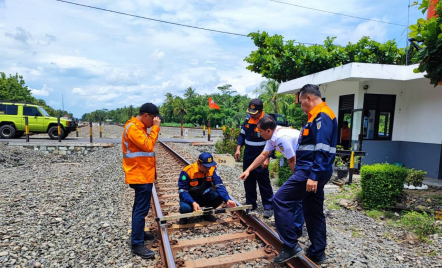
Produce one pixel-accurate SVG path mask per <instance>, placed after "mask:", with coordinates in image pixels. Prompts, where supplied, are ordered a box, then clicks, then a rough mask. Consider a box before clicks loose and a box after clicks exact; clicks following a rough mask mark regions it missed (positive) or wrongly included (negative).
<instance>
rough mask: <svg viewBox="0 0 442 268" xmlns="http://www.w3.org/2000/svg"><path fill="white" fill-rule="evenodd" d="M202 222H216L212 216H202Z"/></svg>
mask: <svg viewBox="0 0 442 268" xmlns="http://www.w3.org/2000/svg"><path fill="white" fill-rule="evenodd" d="M203 220H205V221H210V222H216V220H217V218H216V217H215V216H213V215H204V216H203Z"/></svg>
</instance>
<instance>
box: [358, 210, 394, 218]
mask: <svg viewBox="0 0 442 268" xmlns="http://www.w3.org/2000/svg"><path fill="white" fill-rule="evenodd" d="M365 214H366V215H367V216H368V217H370V218H372V219H375V220H384V219H387V220H397V219H398V217H397V216H396V215H394V212H392V211H387V210H375V209H374V210H366V211H365Z"/></svg>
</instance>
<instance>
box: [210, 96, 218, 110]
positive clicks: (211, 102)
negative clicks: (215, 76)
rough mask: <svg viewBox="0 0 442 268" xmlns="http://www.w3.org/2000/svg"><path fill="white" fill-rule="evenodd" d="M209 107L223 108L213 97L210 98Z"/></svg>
mask: <svg viewBox="0 0 442 268" xmlns="http://www.w3.org/2000/svg"><path fill="white" fill-rule="evenodd" d="M209 108H212V109H217V110H221V109H220V108H219V106H218V105H217V104H216V103H215V101H213V100H212V98H209Z"/></svg>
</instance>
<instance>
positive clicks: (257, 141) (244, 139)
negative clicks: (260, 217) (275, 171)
mask: <svg viewBox="0 0 442 268" xmlns="http://www.w3.org/2000/svg"><path fill="white" fill-rule="evenodd" d="M247 113H248V114H249V115H248V116H247V119H246V120H245V121H244V125H243V126H242V127H241V133H240V135H239V137H238V142H237V144H238V145H237V147H236V152H235V159H236V161H239V158H240V157H241V147H242V146H243V145H245V146H246V147H245V149H244V159H243V171H245V170H247V168H248V167H249V166H250V165H251V164H252V163H253V161H255V159H256V158H257V157H258V156H259V155H260V154H261V152H262V150H263V149H264V147H265V145H266V140H265V139H263V138H262V137H261V135H260V134H259V130H258V121H259V119H261V118H262V117H263V116H264V114H265V113H264V110H263V103H262V101H261V100H259V99H253V100H251V101H250V103H249V108H248V109H247ZM268 166H269V159H268V158H267V159H266V160H265V161H264V163H263V164H262V165H261V166H259V167H258V168H256V169H254V170H253V171H251V172H250V175H249V176H248V177H247V179H246V180H245V181H244V188H245V192H246V204H248V205H252V210H255V209H256V208H257V206H258V205H257V204H256V200H257V193H256V183H258V187H259V192H260V193H261V200H262V205H263V207H264V217H265V218H270V217H271V216H272V215H273V206H272V197H273V190H272V185H271V184H270V178H269V169H268V168H267V167H268Z"/></svg>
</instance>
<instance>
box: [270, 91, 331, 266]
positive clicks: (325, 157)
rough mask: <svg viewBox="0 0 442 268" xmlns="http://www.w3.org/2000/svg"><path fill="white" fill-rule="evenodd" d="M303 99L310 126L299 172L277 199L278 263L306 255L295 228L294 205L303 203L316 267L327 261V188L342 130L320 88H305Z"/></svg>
mask: <svg viewBox="0 0 442 268" xmlns="http://www.w3.org/2000/svg"><path fill="white" fill-rule="evenodd" d="M299 100H300V102H301V108H302V110H303V111H304V112H305V113H306V114H307V115H308V121H307V124H306V125H305V126H304V128H303V129H302V130H301V136H300V138H299V142H298V148H297V150H296V158H297V159H296V166H295V173H294V174H293V175H292V176H291V177H290V178H289V179H288V180H287V181H286V182H285V183H284V184H283V185H282V186H281V188H279V190H278V192H276V194H275V195H274V196H273V208H274V211H275V225H276V229H277V231H278V233H279V237H280V238H281V240H282V241H283V242H284V247H283V249H282V250H281V252H280V254H279V255H278V256H276V257H275V259H274V262H275V263H282V262H285V261H287V260H289V259H291V258H295V257H299V256H300V255H301V254H303V250H302V248H301V247H300V246H299V244H298V241H297V235H296V232H295V230H294V228H293V216H294V213H295V211H294V209H293V203H295V202H297V201H299V200H302V201H303V202H302V203H303V209H304V217H305V223H306V225H307V231H308V236H309V239H310V242H311V246H310V247H309V249H308V250H307V254H306V255H307V257H309V258H310V259H311V260H312V261H313V262H315V263H316V264H318V265H319V264H322V263H325V262H326V260H327V259H326V257H325V253H324V252H325V247H326V245H327V241H326V238H327V232H326V223H325V217H324V211H323V206H324V185H325V184H326V183H327V182H328V181H329V180H330V178H331V175H332V164H333V161H334V159H335V154H336V144H337V140H338V139H337V134H338V127H337V121H336V116H335V114H334V113H333V111H332V110H331V109H330V108H329V107H328V106H327V104H326V103H325V102H323V101H322V99H321V92H320V91H319V88H318V86H316V85H309V84H308V85H305V86H303V87H302V88H301V91H300V96H299Z"/></svg>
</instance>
